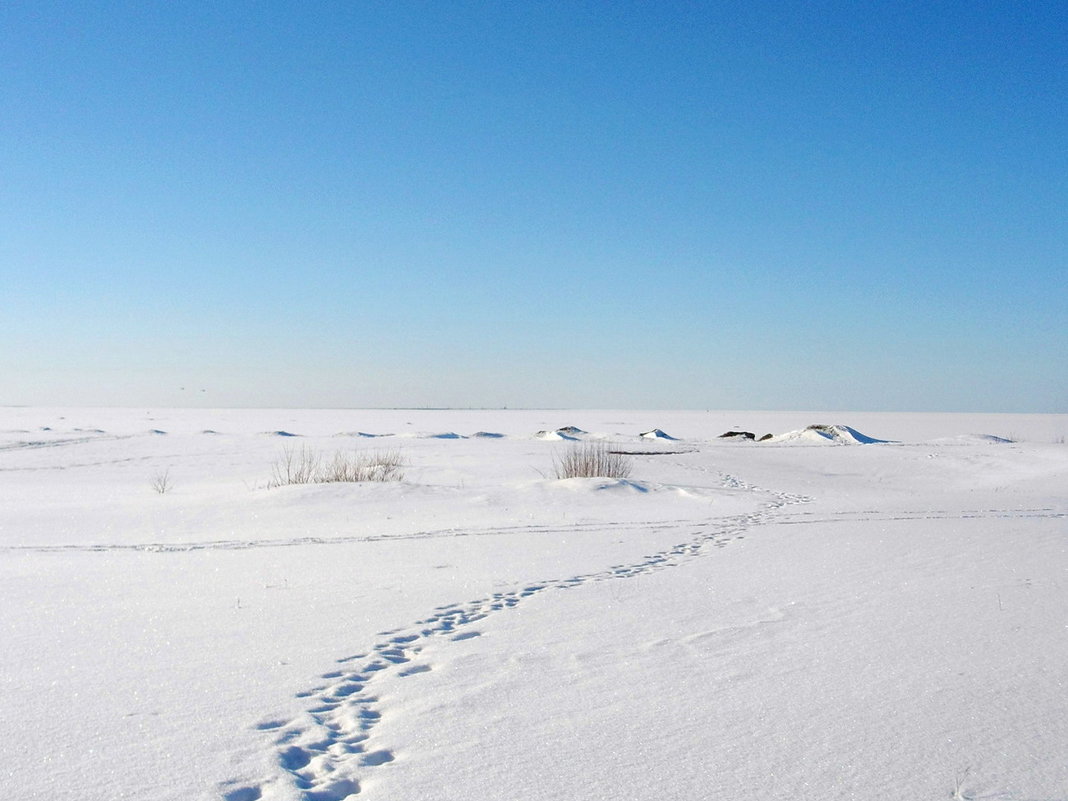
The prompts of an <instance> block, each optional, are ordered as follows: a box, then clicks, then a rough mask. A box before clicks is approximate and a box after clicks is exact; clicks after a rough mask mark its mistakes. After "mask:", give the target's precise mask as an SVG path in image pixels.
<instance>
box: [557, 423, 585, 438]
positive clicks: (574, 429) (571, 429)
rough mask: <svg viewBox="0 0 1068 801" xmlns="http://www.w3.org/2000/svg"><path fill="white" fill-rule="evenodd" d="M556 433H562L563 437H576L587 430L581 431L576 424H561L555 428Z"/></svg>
mask: <svg viewBox="0 0 1068 801" xmlns="http://www.w3.org/2000/svg"><path fill="white" fill-rule="evenodd" d="M556 433H557V434H563V435H564V436H565V437H577V436H578V435H579V434H587V433H589V432H587V431H583V430H582V429H581V428H579V427H578V426H563V427H562V428H558V429H556Z"/></svg>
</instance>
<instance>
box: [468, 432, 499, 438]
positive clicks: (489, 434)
mask: <svg viewBox="0 0 1068 801" xmlns="http://www.w3.org/2000/svg"><path fill="white" fill-rule="evenodd" d="M471 436H472V437H474V438H475V439H504V434H498V433H497V432H495V431H476V432H475V433H474V434H472V435H471Z"/></svg>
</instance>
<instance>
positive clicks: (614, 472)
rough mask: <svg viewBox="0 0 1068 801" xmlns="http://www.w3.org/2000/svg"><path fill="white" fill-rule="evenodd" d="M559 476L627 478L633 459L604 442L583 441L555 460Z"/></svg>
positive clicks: (557, 475)
mask: <svg viewBox="0 0 1068 801" xmlns="http://www.w3.org/2000/svg"><path fill="white" fill-rule="evenodd" d="M553 467H554V469H555V472H556V477H557V478H626V477H627V476H629V475H630V467H631V460H630V459H629V458H628V457H627V456H626V455H625V454H622V453H612V452H611V451H610V450H609V448H608V445H606V444H605V443H603V442H582V443H580V444H577V445H573V446H571V447H570V448H568V449H567V450H566V451H564V454H563V455H562V456H557V457H556V458H555V459H554V460H553Z"/></svg>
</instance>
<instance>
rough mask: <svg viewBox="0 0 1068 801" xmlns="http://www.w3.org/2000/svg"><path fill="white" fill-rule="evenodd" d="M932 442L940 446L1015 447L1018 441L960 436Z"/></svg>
mask: <svg viewBox="0 0 1068 801" xmlns="http://www.w3.org/2000/svg"><path fill="white" fill-rule="evenodd" d="M931 442H932V443H937V444H939V445H1013V444H1015V442H1016V440H1014V439H1009V438H1008V437H998V436H995V435H994V434H959V435H958V436H955V437H940V438H938V439H935V440H931Z"/></svg>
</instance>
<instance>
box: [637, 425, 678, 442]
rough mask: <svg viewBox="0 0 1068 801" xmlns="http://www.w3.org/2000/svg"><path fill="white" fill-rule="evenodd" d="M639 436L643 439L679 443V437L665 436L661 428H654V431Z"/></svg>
mask: <svg viewBox="0 0 1068 801" xmlns="http://www.w3.org/2000/svg"><path fill="white" fill-rule="evenodd" d="M639 436H640V437H641V438H642V439H669V440H672V441H673V442H674V441H678V437H673V436H671V435H670V434H665V433H664V432H663V431H661V430H660V429H659V428H654V429H653V430H652V431H644V432H642V433H641V434H639Z"/></svg>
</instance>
